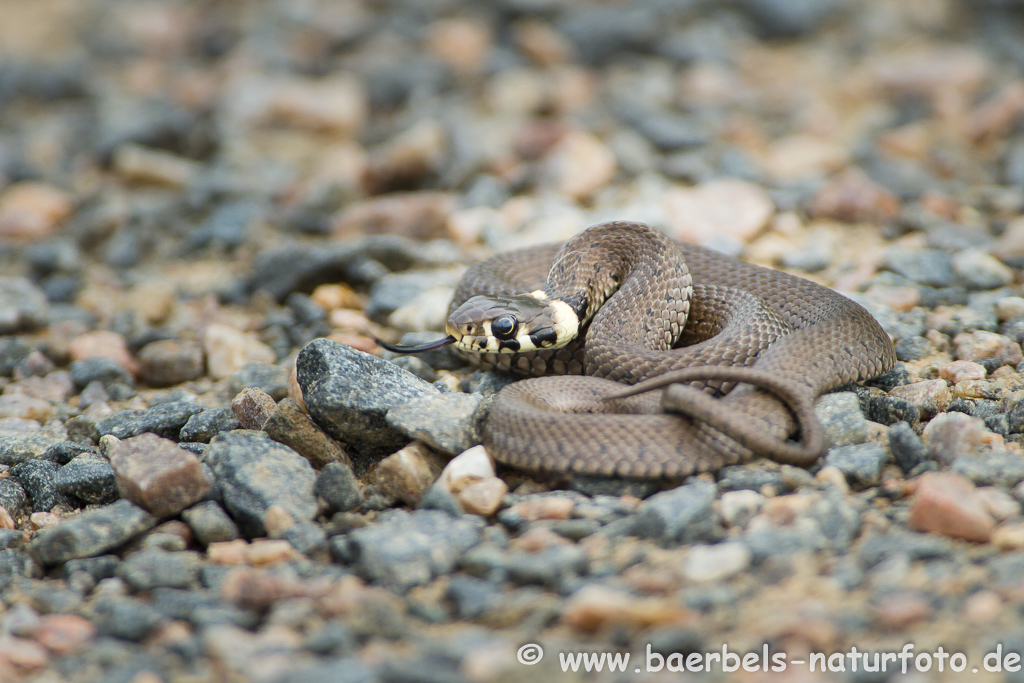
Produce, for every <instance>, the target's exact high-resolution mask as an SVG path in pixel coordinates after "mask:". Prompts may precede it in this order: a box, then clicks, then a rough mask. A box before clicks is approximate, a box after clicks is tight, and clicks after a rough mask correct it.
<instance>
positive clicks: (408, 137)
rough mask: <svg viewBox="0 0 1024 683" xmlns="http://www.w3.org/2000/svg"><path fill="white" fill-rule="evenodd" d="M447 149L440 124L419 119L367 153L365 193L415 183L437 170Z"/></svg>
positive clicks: (374, 192) (399, 187) (429, 176)
mask: <svg viewBox="0 0 1024 683" xmlns="http://www.w3.org/2000/svg"><path fill="white" fill-rule="evenodd" d="M447 151H448V150H447V135H446V134H445V130H444V128H443V127H442V126H441V124H440V123H438V122H437V121H434V120H430V119H426V120H421V121H420V122H419V123H416V124H414V125H413V126H412V127H411V128H409V129H408V130H405V131H403V132H401V133H399V134H398V135H396V136H395V137H394V138H392V139H391V140H389V141H388V142H387V143H385V144H384V145H382V146H381V147H379V148H377V149H375V150H374V151H373V152H372V153H371V154H370V157H369V159H368V160H367V164H366V169H365V171H364V173H363V178H362V180H363V186H364V187H365V188H366V191H367V192H368V193H369V194H382V193H386V192H389V191H393V190H403V189H409V188H414V187H418V186H420V185H422V184H423V183H425V182H427V181H429V180H430V179H431V178H433V177H435V176H436V174H437V173H438V172H439V171H440V170H441V166H442V164H443V162H444V160H445V154H446V153H447Z"/></svg>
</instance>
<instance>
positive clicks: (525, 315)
mask: <svg viewBox="0 0 1024 683" xmlns="http://www.w3.org/2000/svg"><path fill="white" fill-rule="evenodd" d="M445 331H446V332H447V333H448V335H449V336H450V337H453V338H454V339H455V341H454V342H453V343H454V344H455V345H456V346H457V347H459V348H460V349H462V350H463V351H469V352H473V353H523V352H526V351H536V350H539V349H555V348H559V347H562V346H565V345H566V344H568V343H569V342H570V341H572V340H573V339H574V338H575V337H576V335H577V333H578V332H579V318H578V317H577V316H576V313H575V312H574V311H573V310H572V308H570V307H569V305H568V304H565V303H564V302H562V301H559V300H557V299H548V298H547V297H546V296H545V295H544V294H543V293H542V292H534V293H532V294H521V295H518V296H511V297H508V296H475V297H473V298H471V299H468V300H467V301H466V302H465V303H464V304H462V305H461V306H459V307H458V308H457V309H455V310H454V311H453V312H452V314H451V315H450V316H448V323H447V324H446V325H445Z"/></svg>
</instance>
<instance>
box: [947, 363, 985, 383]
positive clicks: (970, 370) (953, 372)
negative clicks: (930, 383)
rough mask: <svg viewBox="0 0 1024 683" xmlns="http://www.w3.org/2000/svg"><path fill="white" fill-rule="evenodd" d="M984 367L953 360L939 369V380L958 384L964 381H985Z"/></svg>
mask: <svg viewBox="0 0 1024 683" xmlns="http://www.w3.org/2000/svg"><path fill="white" fill-rule="evenodd" d="M987 374H988V373H987V372H986V371H985V366H984V365H980V364H978V363H975V362H973V361H967V360H955V361H953V362H952V363H945V364H943V365H941V366H940V367H939V378H940V379H944V380H947V381H949V382H952V383H953V384H958V383H959V382H963V381H965V380H980V379H985V375H987Z"/></svg>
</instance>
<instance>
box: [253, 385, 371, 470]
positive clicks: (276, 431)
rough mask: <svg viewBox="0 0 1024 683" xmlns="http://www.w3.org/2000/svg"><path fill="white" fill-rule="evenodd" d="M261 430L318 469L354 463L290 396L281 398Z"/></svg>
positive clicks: (340, 446)
mask: <svg viewBox="0 0 1024 683" xmlns="http://www.w3.org/2000/svg"><path fill="white" fill-rule="evenodd" d="M262 429H263V431H265V432H266V433H267V436H269V437H270V438H271V439H273V440H274V441H278V442H280V443H283V444H284V445H286V446H290V447H291V448H293V449H295V451H296V452H297V453H298V454H299V455H301V456H302V457H304V458H306V459H307V460H309V462H310V464H311V465H313V467H315V468H317V469H321V468H323V467H324V466H326V465H328V464H329V463H332V462H339V463H344V464H346V465H351V462H350V461H349V457H348V454H347V453H346V452H345V448H344V447H343V446H342V445H341V444H340V443H338V442H337V441H335V440H334V439H332V438H331V437H329V436H327V434H326V433H324V431H323V430H322V429H320V427H318V426H317V424H316V423H315V422H313V420H312V419H310V417H309V415H306V413H304V412H302V409H301V408H299V406H298V405H297V404H296V403H295V401H293V400H291V399H290V398H285V399H281V402H280V403H278V404H277V405H276V406H275V407H274V409H273V411H272V412H271V413H270V416H269V417H268V418H267V419H266V421H265V422H264V423H263V427H262Z"/></svg>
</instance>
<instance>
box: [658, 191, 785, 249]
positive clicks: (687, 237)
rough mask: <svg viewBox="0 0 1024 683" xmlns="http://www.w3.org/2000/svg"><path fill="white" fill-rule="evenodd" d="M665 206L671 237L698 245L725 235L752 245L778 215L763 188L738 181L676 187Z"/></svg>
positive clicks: (668, 195)
mask: <svg viewBox="0 0 1024 683" xmlns="http://www.w3.org/2000/svg"><path fill="white" fill-rule="evenodd" d="M662 205H663V207H664V210H665V213H666V214H667V216H668V220H669V225H670V234H671V235H672V236H673V237H675V238H676V239H678V240H681V241H684V242H696V243H698V244H707V243H708V242H709V241H711V240H713V239H716V238H720V237H721V236H723V235H726V236H728V237H730V238H733V239H735V240H738V241H739V242H740V243H741V244H745V243H747V242H750V241H751V240H753V239H754V237H756V236H757V235H758V234H759V233H760V232H761V231H762V230H764V228H765V227H766V226H767V225H768V221H769V220H770V219H771V217H772V215H773V214H774V213H775V204H774V203H773V202H772V200H771V198H770V197H769V196H768V194H767V193H766V192H765V191H764V190H763V189H762V188H761V187H760V186H758V185H755V184H753V183H749V182H746V181H744V180H736V179H723V180H711V181H708V182H706V183H703V184H701V185H698V186H696V187H694V188H681V187H676V188H672V189H670V190H669V191H667V192H666V193H665V195H664V197H663V199H662Z"/></svg>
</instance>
